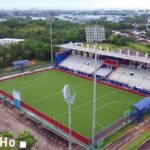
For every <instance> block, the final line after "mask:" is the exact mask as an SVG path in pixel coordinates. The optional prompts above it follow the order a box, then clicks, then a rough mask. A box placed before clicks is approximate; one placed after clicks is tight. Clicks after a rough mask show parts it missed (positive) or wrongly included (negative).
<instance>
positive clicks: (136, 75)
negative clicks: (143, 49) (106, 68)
mask: <svg viewBox="0 0 150 150" xmlns="http://www.w3.org/2000/svg"><path fill="white" fill-rule="evenodd" d="M149 75H150V70H145V69H142V68H140V69H138V68H136V67H135V66H120V67H119V68H117V70H116V71H114V72H113V73H112V74H111V75H110V76H109V77H108V78H109V79H110V80H114V81H117V82H120V83H125V84H128V85H130V86H131V87H134V86H135V87H137V88H140V89H145V90H147V91H150V76H149Z"/></svg>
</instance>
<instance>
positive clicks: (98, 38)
mask: <svg viewBox="0 0 150 150" xmlns="http://www.w3.org/2000/svg"><path fill="white" fill-rule="evenodd" d="M91 29H92V30H93V41H94V42H95V61H94V85H93V122H92V149H95V144H96V137H95V135H96V69H97V67H96V66H97V50H98V44H97V42H98V41H99V42H101V41H103V40H105V31H104V28H103V27H98V26H97V22H96V26H95V27H92V28H91ZM98 34H99V35H100V34H101V36H99V35H98ZM91 40H92V38H91Z"/></svg>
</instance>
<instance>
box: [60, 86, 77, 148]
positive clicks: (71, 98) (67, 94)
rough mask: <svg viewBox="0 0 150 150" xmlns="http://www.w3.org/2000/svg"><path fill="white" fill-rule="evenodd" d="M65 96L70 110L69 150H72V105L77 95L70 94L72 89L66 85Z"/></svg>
mask: <svg viewBox="0 0 150 150" xmlns="http://www.w3.org/2000/svg"><path fill="white" fill-rule="evenodd" d="M63 96H64V99H65V102H66V103H67V104H68V109H69V150H71V149H72V146H71V143H72V140H71V135H72V131H71V125H72V124H71V121H72V109H71V108H72V107H71V106H72V104H73V103H74V101H75V97H76V96H75V94H74V95H71V92H70V87H69V85H67V84H66V85H65V86H64V89H63Z"/></svg>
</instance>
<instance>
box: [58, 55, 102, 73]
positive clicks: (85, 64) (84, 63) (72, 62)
mask: <svg viewBox="0 0 150 150" xmlns="http://www.w3.org/2000/svg"><path fill="white" fill-rule="evenodd" d="M102 64H103V61H102V60H98V61H97V64H96V68H97V69H98V68H100V67H101V66H102ZM59 66H60V67H62V68H68V69H71V70H74V71H75V72H77V71H79V72H83V73H87V74H93V72H94V59H93V58H92V57H88V58H86V57H82V56H79V55H70V56H69V57H68V58H67V59H65V60H64V61H62V62H61V63H60V64H59Z"/></svg>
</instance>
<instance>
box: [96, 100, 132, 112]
mask: <svg viewBox="0 0 150 150" xmlns="http://www.w3.org/2000/svg"><path fill="white" fill-rule="evenodd" d="M119 103H125V104H126V103H129V104H132V102H130V101H126V102H123V101H115V102H111V103H107V104H104V105H102V106H100V107H98V108H97V109H96V111H99V110H101V109H103V108H104V107H106V106H108V105H111V104H119Z"/></svg>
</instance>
